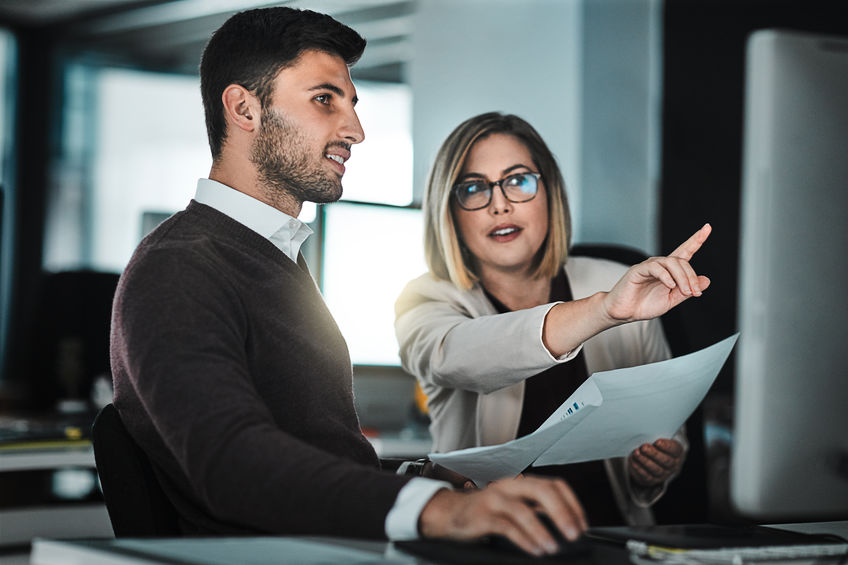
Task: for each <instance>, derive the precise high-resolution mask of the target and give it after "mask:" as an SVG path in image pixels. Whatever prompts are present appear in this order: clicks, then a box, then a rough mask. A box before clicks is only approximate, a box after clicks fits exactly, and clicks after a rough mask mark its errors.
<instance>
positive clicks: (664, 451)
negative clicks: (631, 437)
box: [627, 439, 686, 487]
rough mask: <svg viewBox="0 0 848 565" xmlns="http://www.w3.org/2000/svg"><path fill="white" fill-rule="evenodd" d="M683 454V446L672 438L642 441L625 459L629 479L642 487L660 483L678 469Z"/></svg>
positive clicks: (681, 462) (681, 463) (683, 457)
mask: <svg viewBox="0 0 848 565" xmlns="http://www.w3.org/2000/svg"><path fill="white" fill-rule="evenodd" d="M685 455H686V454H685V451H684V449H683V446H682V445H680V443H678V442H677V441H675V440H673V439H658V440H657V441H655V442H654V444H653V445H651V444H649V443H643V444H642V445H640V446H639V447H637V448H636V449H634V450H633V452H632V453H631V454H630V456H629V457H628V459H627V471H628V473H629V474H630V480H631V481H632V482H633V483H634V484H637V485H639V486H643V487H654V486H657V485H660V484H662V483H664V482H665V481H667V480H668V479H670V478H671V477H673V476H674V475H675V474H676V473H678V472H679V471H680V467H682V466H683V460H684V459H685Z"/></svg>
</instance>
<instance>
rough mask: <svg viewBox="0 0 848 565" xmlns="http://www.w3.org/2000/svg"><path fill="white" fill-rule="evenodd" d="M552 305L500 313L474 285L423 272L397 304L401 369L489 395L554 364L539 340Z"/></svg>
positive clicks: (432, 381)
mask: <svg viewBox="0 0 848 565" xmlns="http://www.w3.org/2000/svg"><path fill="white" fill-rule="evenodd" d="M552 307H553V304H543V305H541V306H536V307H534V308H529V309H526V310H519V311H516V312H507V313H504V314H498V313H496V312H495V311H494V308H493V307H492V305H491V304H490V303H489V302H488V300H487V299H486V298H485V296H484V295H483V293H482V291H481V290H480V289H479V288H478V287H475V288H473V289H472V290H470V291H462V290H460V289H458V288H456V287H455V286H454V285H453V284H452V283H450V282H449V281H441V280H437V279H435V278H433V277H432V276H431V275H429V274H427V275H423V276H421V277H419V278H417V279H415V280H413V281H411V282H410V283H409V284H408V285H407V286H406V288H404V290H403V292H402V293H401V295H400V297H399V298H398V300H397V302H396V303H395V316H396V317H395V334H396V336H397V340H398V345H399V347H400V358H401V363H402V365H403V368H404V369H405V370H406V371H407V372H409V373H410V374H412V375H415V376H416V377H417V378H418V379H420V380H421V381H422V382H423V383H425V384H431V385H435V386H438V387H445V388H453V389H461V390H467V391H470V392H476V393H479V394H488V393H491V392H493V391H496V390H500V389H503V388H505V387H508V386H512V385H514V384H516V383H519V382H521V381H523V380H524V379H526V378H528V377H531V376H533V375H535V374H537V373H540V372H542V371H544V370H545V369H547V368H549V367H551V366H552V365H554V364H556V363H561V362H567V361H570V360H571V359H573V358H574V357H575V356H576V355H577V352H578V351H579V348H578V349H576V350H575V351H573V352H571V353H570V354H569V355H568V356H565V357H563V358H560V359H556V358H554V357H553V356H552V355H551V354H550V352H549V351H548V350H547V348H545V346H544V345H543V343H542V325H543V323H544V320H545V316H547V314H548V311H549V310H550V309H551V308H552Z"/></svg>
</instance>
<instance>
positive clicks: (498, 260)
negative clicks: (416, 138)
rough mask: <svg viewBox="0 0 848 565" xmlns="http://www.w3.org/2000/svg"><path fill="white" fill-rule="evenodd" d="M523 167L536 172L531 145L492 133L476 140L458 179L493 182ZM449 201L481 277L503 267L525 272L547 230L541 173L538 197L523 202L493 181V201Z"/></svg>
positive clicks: (495, 273) (520, 171) (459, 180)
mask: <svg viewBox="0 0 848 565" xmlns="http://www.w3.org/2000/svg"><path fill="white" fill-rule="evenodd" d="M522 172H533V173H538V172H539V171H538V170H537V169H536V166H535V165H534V163H533V159H532V158H531V156H530V151H529V150H528V149H527V147H525V145H524V143H522V142H521V141H519V140H518V139H517V138H515V137H513V136H511V135H507V134H501V133H495V134H491V135H489V136H488V137H485V138H483V139H480V140H478V141H477V142H475V143H474V145H473V146H472V147H471V151H470V152H469V153H468V158H467V159H466V161H465V166H464V167H463V168H462V172H461V173H460V176H459V178H458V179H457V183H460V182H466V181H470V180H485V181H487V182H494V181H497V180H501V179H502V178H504V177H506V176H508V175H513V174H516V173H522ZM452 206H453V210H454V218H455V221H456V223H457V228H458V229H459V234H460V237H461V238H462V241H464V242H465V245H466V247H467V248H468V250H469V251H471V253H472V254H473V255H474V257H476V259H477V262H478V263H477V266H478V272H479V275H480V277H481V279H482V280H483V281H484V282H485V281H486V279H487V278H488V277H491V276H498V275H499V274H504V273H522V272H525V273H527V274H529V272H530V268H531V266H532V263H533V258H534V257H535V256H536V253H538V251H539V248H540V247H541V246H542V243H543V242H544V240H545V237H546V236H547V233H548V199H547V196H546V193H545V185H544V179H540V180H539V186H538V192H537V194H536V197H535V198H533V199H532V200H529V201H527V202H510V201H509V200H507V199H506V198H505V197H504V193H503V191H502V190H501V189H500V188H498V187H495V188H494V189H493V192H492V201H491V202H490V203H489V205H488V206H486V207H485V208H481V209H479V210H473V211H469V210H465V209H463V208H461V207H460V206H459V204H457V202H456V199H453V203H452Z"/></svg>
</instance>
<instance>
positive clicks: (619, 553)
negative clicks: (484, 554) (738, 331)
mask: <svg viewBox="0 0 848 565" xmlns="http://www.w3.org/2000/svg"><path fill="white" fill-rule="evenodd" d="M773 527H774V526H773ZM776 527H779V528H782V529H787V530H790V531H800V532H804V533H833V534H836V535H843V536H844V535H846V534H848V522H820V523H811V524H780V525H777V526H776ZM511 557H512V555H511V554H504V558H505V559H504V560H505V561H506V562H508V561H509V560H510V558H511ZM281 562H283V563H298V564H304V565H309V564H317V563H360V564H366V563H368V564H374V563H394V564H397V565H437V563H438V562H435V561H430V560H426V559H422V558H418V557H415V556H413V555H410V554H408V553H405V552H403V551H401V550H400V549H398V548H397V547H396V546H395V545H394V544H392V543H384V542H374V541H362V540H350V539H341V538H322V537H263V538H205V539H200V540H198V539H158V540H155V539H147V540H133V539H111V540H76V541H56V540H45V539H36V540H35V541H34V542H33V549H32V553H31V558H30V565H79V564H83V563H84V564H86V565H106V564H110V565H163V564H164V565H169V564H170V565H232V564H234V563H239V564H242V565H260V564H263V565H264V564H267V563H281ZM528 562H530V563H532V562H533V560H532V559H529V558H528ZM540 562H541V563H546V562H550V561H547V560H542V561H540ZM561 562H566V561H561ZM567 562H568V563H572V564H575V565H578V564H579V565H601V564H603V565H619V564H625V563H635V562H636V561H631V557H630V555H629V553H628V552H627V551H626V550H625V549H624V548H623V547H618V546H612V545H605V544H600V545H597V546H596V547H595V549H594V551H593V552H592V553H591V554H590V555H587V556H580V557H577V558H574V559H573V560H569V561H567ZM822 562H831V561H822ZM770 563H775V562H774V561H771V562H770ZM791 563H792V565H803V564H804V563H805V562H804V561H798V560H795V561H791Z"/></svg>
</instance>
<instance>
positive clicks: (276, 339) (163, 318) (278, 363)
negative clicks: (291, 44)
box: [112, 201, 408, 537]
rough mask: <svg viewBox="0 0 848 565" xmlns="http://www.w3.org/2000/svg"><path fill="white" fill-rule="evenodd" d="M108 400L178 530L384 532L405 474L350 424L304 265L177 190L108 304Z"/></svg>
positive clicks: (332, 348)
mask: <svg viewBox="0 0 848 565" xmlns="http://www.w3.org/2000/svg"><path fill="white" fill-rule="evenodd" d="M112 372H113V379H114V384H115V405H116V407H117V409H118V411H119V412H120V414H121V417H122V419H123V420H124V422H125V424H126V426H127V428H128V429H129V431H130V434H131V435H132V436H133V437H134V438H135V439H136V441H137V442H138V443H139V445H140V446H141V447H142V449H143V450H144V451H145V452H146V453H147V454H148V455H149V456H150V458H151V460H152V461H153V462H154V466H155V467H156V470H157V474H158V475H159V476H160V480H161V482H162V483H163V488H164V489H165V491H166V494H167V495H168V497H169V498H170V499H171V501H172V502H173V503H174V505H175V506H176V507H177V509H178V511H179V513H180V515H181V517H182V524H183V527H184V530H185V532H186V533H187V534H216V533H217V534H239V533H253V532H268V533H278V534H328V535H345V536H365V537H384V536H385V529H384V523H385V517H386V514H387V513H388V511H389V510H390V509H391V507H392V505H393V504H394V501H395V498H396V497H397V494H398V492H399V491H400V489H401V488H402V487H403V486H404V484H406V482H407V481H408V478H406V477H402V476H398V475H394V474H391V473H388V472H384V471H380V470H379V460H378V459H377V456H376V454H375V452H374V450H373V448H372V447H371V445H370V443H369V442H368V440H367V439H365V437H363V436H362V434H361V433H360V429H359V421H358V418H357V416H356V412H355V409H354V405H353V392H352V369H351V363H350V358H349V356H348V350H347V345H346V343H345V341H344V338H343V337H342V335H341V333H340V332H339V329H338V327H337V326H336V324H335V322H334V321H333V318H332V316H331V315H330V312H329V311H328V310H327V308H326V305H325V304H324V301H323V299H322V297H321V295H320V293H319V292H318V289H317V288H316V286H315V283H314V282H313V280H312V278H311V276H310V275H309V273H308V271H307V270H306V267H305V265H298V264H296V263H294V262H293V261H291V260H290V259H289V258H288V257H286V255H285V254H283V253H282V252H281V251H280V250H279V249H277V248H276V247H275V246H274V245H273V244H272V243H271V242H270V241H268V240H267V239H265V238H263V237H262V236H260V235H259V234H257V233H255V232H253V231H252V230H250V229H248V228H247V227H245V226H244V225H242V224H240V223H238V222H236V221H235V220H232V219H231V218H229V217H228V216H226V215H224V214H222V213H220V212H218V211H216V210H214V209H212V208H210V207H208V206H204V205H202V204H199V203H197V202H194V201H192V202H191V203H190V204H189V206H188V207H187V208H186V210H185V211H183V212H180V213H178V214H176V215H174V216H173V217H172V218H170V219H169V220H167V221H166V222H164V223H163V224H162V225H161V226H159V227H158V228H157V229H156V230H155V231H154V232H153V233H151V234H150V235H149V236H148V237H147V238H145V240H144V241H142V243H141V244H140V245H139V247H138V249H137V250H136V252H135V254H134V255H133V257H132V259H131V260H130V262H129V264H128V265H127V268H126V269H125V271H124V274H123V275H122V277H121V281H120V283H119V285H118V290H117V293H116V295H115V302H114V309H113V315H112Z"/></svg>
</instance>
